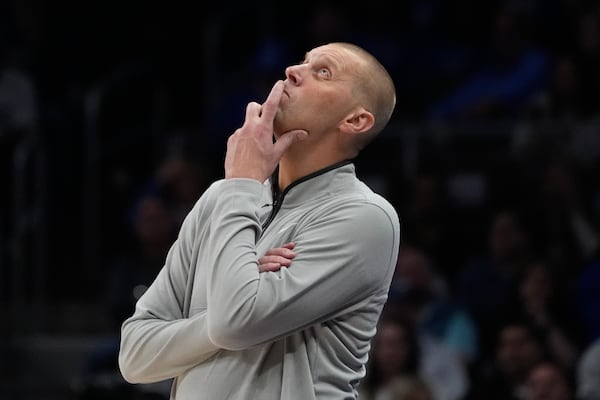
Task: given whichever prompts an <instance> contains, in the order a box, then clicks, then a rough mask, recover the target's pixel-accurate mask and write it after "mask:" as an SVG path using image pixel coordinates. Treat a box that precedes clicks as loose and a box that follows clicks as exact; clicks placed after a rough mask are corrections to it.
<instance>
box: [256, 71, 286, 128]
mask: <svg viewBox="0 0 600 400" xmlns="http://www.w3.org/2000/svg"><path fill="white" fill-rule="evenodd" d="M282 95H283V81H282V80H278V81H277V82H275V84H274V85H273V88H271V92H270V93H269V96H268V97H267V99H266V100H265V102H264V103H263V105H262V108H261V110H260V116H261V118H266V119H267V120H270V121H272V120H273V119H274V118H275V113H276V112H277V108H278V107H279V101H280V100H281V96H282Z"/></svg>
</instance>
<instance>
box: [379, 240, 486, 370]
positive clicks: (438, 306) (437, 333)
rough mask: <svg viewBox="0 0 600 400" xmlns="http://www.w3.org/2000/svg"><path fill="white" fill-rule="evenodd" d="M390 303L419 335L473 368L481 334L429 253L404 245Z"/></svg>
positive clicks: (393, 282)
mask: <svg viewBox="0 0 600 400" xmlns="http://www.w3.org/2000/svg"><path fill="white" fill-rule="evenodd" d="M390 301H392V302H394V304H395V306H396V307H401V308H402V309H403V310H404V312H405V313H406V315H408V316H410V318H411V319H413V320H414V323H415V326H416V327H417V329H418V332H419V333H420V334H423V335H428V336H431V337H433V338H435V340H438V341H439V342H441V343H442V344H443V345H444V346H446V347H448V348H449V349H451V350H452V351H453V352H455V353H456V355H457V356H458V358H459V359H460V360H461V361H462V362H463V363H464V366H465V367H469V366H470V364H471V362H473V361H474V360H475V359H476V357H477V356H478V333H477V327H476V325H475V323H474V321H473V320H472V319H471V316H470V315H469V313H468V312H467V311H466V310H465V309H463V308H462V307H461V306H459V305H458V304H457V303H456V302H455V301H454V299H453V298H452V297H451V296H450V293H449V292H448V288H447V284H446V281H445V280H444V279H443V277H442V276H441V274H439V273H438V271H437V269H436V268H435V267H434V265H433V264H432V260H431V258H430V257H429V255H428V254H427V253H425V252H424V251H422V250H421V249H419V248H418V247H412V246H410V245H407V244H405V245H403V246H402V249H401V250H400V255H399V257H398V263H397V266H396V273H395V275H394V280H393V281H392V292H391V296H390Z"/></svg>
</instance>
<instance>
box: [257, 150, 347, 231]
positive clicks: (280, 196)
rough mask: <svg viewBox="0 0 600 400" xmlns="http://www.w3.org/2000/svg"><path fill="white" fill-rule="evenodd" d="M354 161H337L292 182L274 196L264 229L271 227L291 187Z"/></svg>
mask: <svg viewBox="0 0 600 400" xmlns="http://www.w3.org/2000/svg"><path fill="white" fill-rule="evenodd" d="M352 161H353V160H344V161H341V162H339V163H335V164H333V165H330V166H329V167H325V168H323V169H320V170H318V171H315V172H313V173H312V174H308V175H306V176H303V177H302V178H300V179H297V180H295V181H294V182H292V183H290V184H289V185H288V187H286V188H285V190H284V191H283V192H281V193H279V194H277V196H274V197H273V209H272V210H271V214H269V218H267V220H266V221H265V223H264V224H263V226H262V231H263V232H264V231H265V230H266V229H267V228H268V227H269V225H270V224H271V222H273V220H274V219H275V216H276V215H277V212H279V209H280V208H281V204H283V199H284V197H285V195H286V194H287V193H288V192H289V191H290V189H291V188H293V187H294V186H297V185H298V184H300V183H302V182H305V181H307V180H309V179H311V178H314V177H316V176H319V175H322V174H324V173H326V172H329V171H331V170H334V169H336V168H339V167H341V166H344V165H346V164H350V163H351V162H352Z"/></svg>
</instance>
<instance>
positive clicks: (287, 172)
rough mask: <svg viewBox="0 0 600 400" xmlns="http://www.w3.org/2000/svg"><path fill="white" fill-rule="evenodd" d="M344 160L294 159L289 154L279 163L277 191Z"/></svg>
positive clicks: (327, 158) (316, 156) (317, 157)
mask: <svg viewBox="0 0 600 400" xmlns="http://www.w3.org/2000/svg"><path fill="white" fill-rule="evenodd" d="M344 160H346V158H345V157H342V156H339V157H320V155H316V154H314V155H306V154H304V155H302V156H300V157H294V156H293V155H291V154H287V155H285V156H284V157H283V158H282V159H281V160H280V161H279V174H278V177H277V183H278V186H279V190H284V189H285V188H286V187H288V186H289V185H290V184H291V183H292V182H294V181H296V180H298V179H300V178H302V177H304V176H306V175H309V174H312V173H313V172H316V171H319V170H321V169H323V168H326V167H329V166H330V165H333V164H336V163H338V162H342V161H344Z"/></svg>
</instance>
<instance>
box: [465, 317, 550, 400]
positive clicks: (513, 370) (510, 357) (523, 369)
mask: <svg viewBox="0 0 600 400" xmlns="http://www.w3.org/2000/svg"><path fill="white" fill-rule="evenodd" d="M495 350H496V353H495V357H494V359H493V360H491V361H490V362H488V363H487V364H486V365H485V366H484V368H482V369H480V370H478V371H476V373H475V376H474V377H473V385H472V386H471V390H470V391H469V393H468V395H467V397H466V400H479V399H486V400H522V399H523V398H524V396H525V389H526V382H527V378H528V376H529V373H530V372H531V370H532V368H533V367H534V366H535V365H537V363H539V362H541V361H542V360H544V359H545V358H546V355H547V352H546V349H545V346H544V340H543V338H542V337H541V334H540V333H539V332H538V331H537V329H536V328H535V327H533V326H532V325H531V324H529V323H527V322H525V321H522V320H519V319H517V320H507V321H505V323H504V324H503V326H502V327H501V328H500V330H499V333H498V336H497V343H496V349H495Z"/></svg>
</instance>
